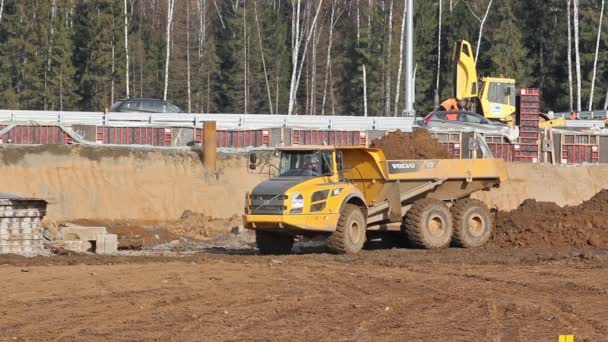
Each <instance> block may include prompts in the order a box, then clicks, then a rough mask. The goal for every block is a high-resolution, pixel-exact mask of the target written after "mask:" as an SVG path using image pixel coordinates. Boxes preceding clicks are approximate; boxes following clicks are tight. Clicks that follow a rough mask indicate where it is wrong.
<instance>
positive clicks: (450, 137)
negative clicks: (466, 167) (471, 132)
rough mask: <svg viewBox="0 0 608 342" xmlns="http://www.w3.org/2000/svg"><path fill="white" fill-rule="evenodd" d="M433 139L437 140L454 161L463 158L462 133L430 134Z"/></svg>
mask: <svg viewBox="0 0 608 342" xmlns="http://www.w3.org/2000/svg"><path fill="white" fill-rule="evenodd" d="M430 133H431V137H433V139H435V140H437V141H438V142H439V143H440V144H441V145H442V146H443V147H444V148H445V149H446V151H448V154H449V155H450V157H451V158H452V159H461V158H462V132H430Z"/></svg>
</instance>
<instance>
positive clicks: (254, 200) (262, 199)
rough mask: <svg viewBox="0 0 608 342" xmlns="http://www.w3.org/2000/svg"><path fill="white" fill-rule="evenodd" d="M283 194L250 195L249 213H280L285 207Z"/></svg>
mask: <svg viewBox="0 0 608 342" xmlns="http://www.w3.org/2000/svg"><path fill="white" fill-rule="evenodd" d="M284 198H285V196H284V195H251V213H252V214H254V215H280V214H283V211H285V210H287V207H285V206H284V205H283V200H284Z"/></svg>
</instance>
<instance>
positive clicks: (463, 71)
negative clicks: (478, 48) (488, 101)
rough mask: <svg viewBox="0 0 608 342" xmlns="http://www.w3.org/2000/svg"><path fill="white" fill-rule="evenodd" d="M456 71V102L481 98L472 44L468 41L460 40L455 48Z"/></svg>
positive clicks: (454, 82) (454, 73) (454, 92)
mask: <svg viewBox="0 0 608 342" xmlns="http://www.w3.org/2000/svg"><path fill="white" fill-rule="evenodd" d="M453 61H454V69H453V82H452V84H453V89H452V97H454V98H455V99H456V100H465V99H469V98H476V97H478V96H479V89H477V80H478V79H477V68H476V67H475V57H474V56H473V49H472V48H471V44H470V43H469V42H468V41H466V40H459V41H457V42H456V46H455V47H454V56H453Z"/></svg>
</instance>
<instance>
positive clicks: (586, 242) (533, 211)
mask: <svg viewBox="0 0 608 342" xmlns="http://www.w3.org/2000/svg"><path fill="white" fill-rule="evenodd" d="M493 242H494V244H495V245H497V246H500V247H588V246H591V247H600V246H607V245H608V190H602V191H600V192H598V193H597V194H596V195H595V196H593V197H592V198H590V199H589V200H587V201H584V202H583V203H581V204H579V205H577V206H565V207H560V206H558V205H557V204H555V203H551V202H537V201H536V200H533V199H528V200H526V201H524V202H523V203H522V204H521V205H520V206H519V207H518V208H517V209H515V210H513V211H510V212H503V211H499V212H498V213H497V214H496V227H495V230H494V236H493Z"/></svg>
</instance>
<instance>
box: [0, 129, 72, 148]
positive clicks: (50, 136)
mask: <svg viewBox="0 0 608 342" xmlns="http://www.w3.org/2000/svg"><path fill="white" fill-rule="evenodd" d="M6 127H7V126H6V125H0V130H1V129H4V128H6ZM72 142H73V141H72V138H71V137H70V136H69V135H67V134H66V133H65V132H64V131H63V130H62V129H61V127H59V126H34V125H18V126H15V127H13V128H12V129H11V130H10V131H8V132H6V133H4V134H3V135H2V136H0V143H4V144H6V143H11V144H18V145H63V144H71V143H72Z"/></svg>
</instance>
